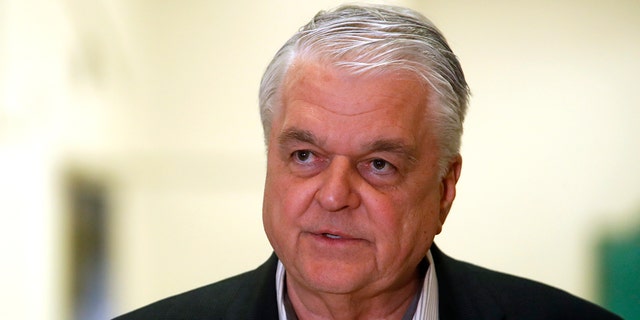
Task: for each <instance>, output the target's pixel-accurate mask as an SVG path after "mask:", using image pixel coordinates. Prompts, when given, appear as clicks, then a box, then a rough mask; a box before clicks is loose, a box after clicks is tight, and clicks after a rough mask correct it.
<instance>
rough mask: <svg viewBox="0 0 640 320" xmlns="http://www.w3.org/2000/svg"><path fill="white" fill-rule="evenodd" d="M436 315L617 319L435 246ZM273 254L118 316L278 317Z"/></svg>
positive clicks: (445, 319) (170, 319)
mask: <svg viewBox="0 0 640 320" xmlns="http://www.w3.org/2000/svg"><path fill="white" fill-rule="evenodd" d="M431 254H432V255H433V260H434V263H435V265H436V274H437V277H438V295H439V311H440V319H442V320H453V319H473V320H481V319H487V320H489V319H524V320H527V319H531V320H533V319H562V320H565V319H594V320H595V319H620V318H619V317H617V316H616V315H614V314H612V313H609V312H608V311H606V310H604V309H602V308H600V307H598V306H596V305H594V304H592V303H590V302H587V301H585V300H582V299H580V298H577V297H575V296H572V295H570V294H568V293H566V292H564V291H561V290H558V289H555V288H552V287H549V286H546V285H543V284H541V283H538V282H534V281H531V280H526V279H523V278H518V277H514V276H510V275H506V274H503V273H499V272H495V271H490V270H487V269H484V268H481V267H478V266H474V265H472V264H468V263H465V262H461V261H457V260H454V259H452V258H450V257H448V256H446V255H445V254H443V253H442V252H441V251H440V250H439V249H438V248H437V247H436V246H435V245H434V246H432V248H431ZM277 261H278V258H277V257H276V256H275V254H274V255H272V256H271V257H270V258H269V260H267V262H265V263H264V264H263V265H261V266H260V267H258V268H257V269H255V270H253V271H250V272H246V273H243V274H241V275H238V276H235V277H232V278H229V279H225V280H222V281H220V282H217V283H214V284H210V285H208V286H205V287H202V288H198V289H195V290H192V291H189V292H186V293H182V294H179V295H176V296H173V297H170V298H167V299H164V300H161V301H158V302H155V303H153V304H151V305H148V306H146V307H143V308H141V309H138V310H135V311H133V312H131V313H128V314H125V315H123V316H121V317H118V318H116V320H187V319H189V320H205V319H206V320H210V319H211V320H213V319H226V320H231V319H238V320H240V319H265V320H267V319H273V320H277V319H278V310H277V306H276V286H275V273H276V266H277Z"/></svg>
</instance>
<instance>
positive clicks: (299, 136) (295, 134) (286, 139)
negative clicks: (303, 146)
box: [278, 128, 318, 145]
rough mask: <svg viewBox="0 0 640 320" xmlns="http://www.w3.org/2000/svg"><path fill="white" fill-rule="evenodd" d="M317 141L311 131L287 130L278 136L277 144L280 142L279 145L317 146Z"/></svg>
mask: <svg viewBox="0 0 640 320" xmlns="http://www.w3.org/2000/svg"><path fill="white" fill-rule="evenodd" d="M317 141H318V139H317V138H316V136H315V135H314V134H313V133H311V131H307V130H302V129H298V128H291V129H287V130H286V131H284V132H283V133H282V134H280V136H278V142H280V144H281V145H287V144H290V143H293V142H304V143H310V144H317Z"/></svg>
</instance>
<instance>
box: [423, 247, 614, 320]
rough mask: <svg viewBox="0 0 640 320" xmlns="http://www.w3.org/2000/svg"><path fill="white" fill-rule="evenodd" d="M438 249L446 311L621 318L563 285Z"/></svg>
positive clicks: (515, 316)
mask: <svg viewBox="0 0 640 320" xmlns="http://www.w3.org/2000/svg"><path fill="white" fill-rule="evenodd" d="M436 251H438V252H437V253H436V254H435V255H434V259H436V272H437V274H438V285H439V291H440V293H441V301H440V302H441V303H440V305H441V309H444V310H443V312H445V313H454V314H461V313H462V314H489V313H491V314H502V315H506V316H510V317H512V318H515V319H569V318H573V319H578V318H579V319H619V317H617V316H616V315H614V314H612V313H610V312H609V311H607V310H605V309H603V308H602V307H600V306H598V305H596V304H594V303H591V302H589V301H587V300H584V299H582V298H579V297H577V296H574V295H572V294H570V293H568V292H566V291H563V290H561V289H558V288H555V287H552V286H549V285H546V284H543V283H541V282H537V281H534V280H530V279H525V278H522V277H518V276H514V275H510V274H506V273H502V272H498V271H494V270H489V269H487V268H483V267H480V266H477V265H474V264H471V263H468V262H464V261H459V260H455V259H453V258H450V257H448V256H446V255H444V254H443V253H442V252H440V251H439V250H438V249H437V248H436ZM435 256H438V258H436V257H435ZM454 318H457V317H454ZM463 318H464V317H463ZM467 318H468V317H467Z"/></svg>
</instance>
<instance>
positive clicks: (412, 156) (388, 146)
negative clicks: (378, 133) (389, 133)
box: [365, 139, 417, 163]
mask: <svg viewBox="0 0 640 320" xmlns="http://www.w3.org/2000/svg"><path fill="white" fill-rule="evenodd" d="M365 149H367V150H369V151H370V152H390V153H395V154H399V155H401V156H402V157H403V158H406V159H408V160H409V162H411V163H415V162H416V161H417V158H416V148H415V147H413V146H410V145H407V144H406V143H404V142H403V141H401V140H398V139H379V140H375V141H373V142H371V143H369V144H367V145H366V148H365Z"/></svg>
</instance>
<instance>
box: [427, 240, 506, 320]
mask: <svg viewBox="0 0 640 320" xmlns="http://www.w3.org/2000/svg"><path fill="white" fill-rule="evenodd" d="M431 254H432V256H433V260H434V263H435V265H436V274H437V278H438V298H439V313H440V319H441V320H458V319H486V320H496V319H503V318H504V313H503V312H502V310H501V308H500V306H499V305H498V304H497V303H496V301H495V299H494V298H493V296H492V295H491V294H490V293H489V291H487V289H486V288H484V287H483V286H482V285H481V283H479V282H478V280H477V279H476V278H474V277H473V276H472V274H470V273H469V270H468V267H469V266H468V265H466V264H464V263H461V262H459V261H456V260H454V259H452V258H450V257H448V256H446V255H445V254H444V253H442V251H440V249H438V247H437V246H436V245H435V244H433V245H432V246H431Z"/></svg>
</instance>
